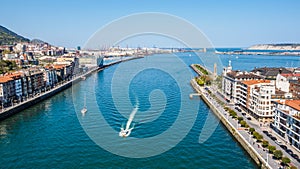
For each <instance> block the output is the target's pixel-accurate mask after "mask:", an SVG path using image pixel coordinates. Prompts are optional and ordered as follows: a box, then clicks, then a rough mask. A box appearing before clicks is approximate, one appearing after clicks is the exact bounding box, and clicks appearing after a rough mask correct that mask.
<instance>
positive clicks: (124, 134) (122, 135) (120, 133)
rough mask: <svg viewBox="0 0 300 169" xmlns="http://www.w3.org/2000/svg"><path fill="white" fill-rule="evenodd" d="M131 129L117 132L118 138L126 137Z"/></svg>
mask: <svg viewBox="0 0 300 169" xmlns="http://www.w3.org/2000/svg"><path fill="white" fill-rule="evenodd" d="M132 129H133V128H131V129H123V128H121V131H120V132H119V136H120V137H128V136H129V135H130V133H131V130H132Z"/></svg>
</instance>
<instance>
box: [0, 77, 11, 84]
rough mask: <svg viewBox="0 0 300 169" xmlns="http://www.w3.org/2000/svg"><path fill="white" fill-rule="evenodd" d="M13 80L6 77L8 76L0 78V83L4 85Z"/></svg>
mask: <svg viewBox="0 0 300 169" xmlns="http://www.w3.org/2000/svg"><path fill="white" fill-rule="evenodd" d="M11 80H13V79H12V78H10V77H8V76H1V77H0V83H6V82H9V81H11Z"/></svg>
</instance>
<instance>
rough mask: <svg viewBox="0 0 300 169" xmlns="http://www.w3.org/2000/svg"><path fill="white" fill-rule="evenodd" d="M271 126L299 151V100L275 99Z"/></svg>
mask: <svg viewBox="0 0 300 169" xmlns="http://www.w3.org/2000/svg"><path fill="white" fill-rule="evenodd" d="M274 103H275V111H274V117H273V119H274V121H273V123H272V124H271V128H272V129H273V130H274V131H275V132H276V133H277V134H278V135H279V136H280V137H282V138H283V139H284V140H285V141H286V142H287V143H289V144H291V145H292V146H293V147H295V148H296V149H297V150H299V151H300V100H285V101H276V102H274Z"/></svg>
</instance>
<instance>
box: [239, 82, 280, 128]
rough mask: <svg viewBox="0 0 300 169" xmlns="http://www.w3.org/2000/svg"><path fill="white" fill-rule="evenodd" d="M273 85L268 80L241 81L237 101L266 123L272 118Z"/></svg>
mask: <svg viewBox="0 0 300 169" xmlns="http://www.w3.org/2000/svg"><path fill="white" fill-rule="evenodd" d="M275 94H276V93H275V85H274V83H272V82H271V81H270V80H248V81H242V82H241V88H240V92H239V93H238V95H237V96H238V103H239V104H240V106H241V107H243V109H244V110H246V111H248V113H249V114H251V115H252V116H253V117H254V118H256V119H257V120H258V121H259V122H263V123H267V122H270V121H272V118H273V112H272V111H273V104H272V100H273V99H275V98H274V97H272V96H273V95H275Z"/></svg>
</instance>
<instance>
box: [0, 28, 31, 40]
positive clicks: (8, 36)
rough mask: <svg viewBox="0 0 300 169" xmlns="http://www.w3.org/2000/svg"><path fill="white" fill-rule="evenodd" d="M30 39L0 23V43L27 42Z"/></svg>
mask: <svg viewBox="0 0 300 169" xmlns="http://www.w3.org/2000/svg"><path fill="white" fill-rule="evenodd" d="M29 41H30V40H29V39H27V38H24V37H23V36H20V35H18V34H16V33H14V32H12V31H10V30H9V29H7V28H5V27H3V26H1V25H0V45H13V44H15V43H17V42H29Z"/></svg>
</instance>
